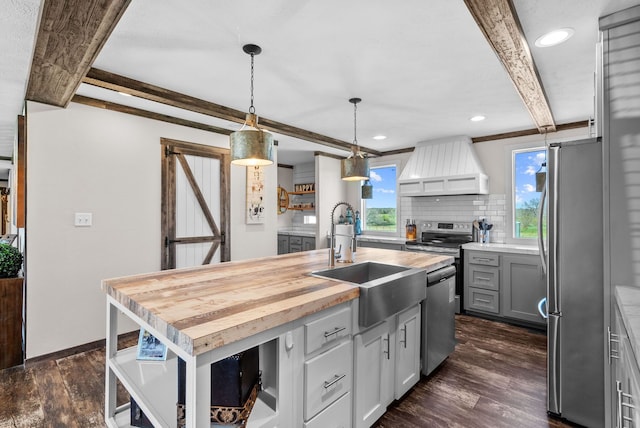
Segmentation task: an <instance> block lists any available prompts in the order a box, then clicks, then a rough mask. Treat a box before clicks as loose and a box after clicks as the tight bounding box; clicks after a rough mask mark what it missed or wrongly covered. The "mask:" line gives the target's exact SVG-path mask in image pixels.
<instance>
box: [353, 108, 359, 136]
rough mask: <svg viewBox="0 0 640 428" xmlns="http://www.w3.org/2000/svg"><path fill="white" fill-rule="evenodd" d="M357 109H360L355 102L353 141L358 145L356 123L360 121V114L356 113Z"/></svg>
mask: <svg viewBox="0 0 640 428" xmlns="http://www.w3.org/2000/svg"><path fill="white" fill-rule="evenodd" d="M356 110H358V104H357V103H353V143H354V144H355V145H356V146H357V145H358V136H357V129H358V127H357V126H356V125H357V121H358V115H357V114H356Z"/></svg>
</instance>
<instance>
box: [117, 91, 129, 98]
mask: <svg viewBox="0 0 640 428" xmlns="http://www.w3.org/2000/svg"><path fill="white" fill-rule="evenodd" d="M118 93H119V94H120V95H122V96H123V97H130V96H131V94H127V93H124V92H118Z"/></svg>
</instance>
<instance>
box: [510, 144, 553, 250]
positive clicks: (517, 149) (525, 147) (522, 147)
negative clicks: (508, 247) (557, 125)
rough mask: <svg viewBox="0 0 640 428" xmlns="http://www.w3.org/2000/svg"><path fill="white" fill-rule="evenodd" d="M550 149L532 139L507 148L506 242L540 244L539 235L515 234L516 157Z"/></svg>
mask: <svg viewBox="0 0 640 428" xmlns="http://www.w3.org/2000/svg"><path fill="white" fill-rule="evenodd" d="M539 150H548V147H547V144H545V142H544V141H543V140H542V141H532V142H529V143H523V144H517V145H509V146H507V147H506V148H505V166H506V168H505V191H506V192H505V193H506V195H505V204H506V212H505V217H506V218H505V243H507V244H520V245H530V246H537V245H538V237H537V236H536V237H534V238H516V236H515V223H516V222H515V214H516V206H515V197H514V196H515V190H516V189H515V188H514V185H515V181H516V180H515V172H516V171H515V157H516V154H517V153H522V152H533V151H539Z"/></svg>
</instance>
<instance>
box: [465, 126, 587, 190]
mask: <svg viewBox="0 0 640 428" xmlns="http://www.w3.org/2000/svg"><path fill="white" fill-rule="evenodd" d="M588 137H589V129H588V128H576V129H569V130H566V131H560V132H552V133H550V134H549V136H548V137H547V143H551V142H558V141H570V140H575V139H579V138H588ZM527 144H540V145H541V146H542V145H544V135H540V134H536V135H527V136H524V137H516V138H505V139H503V140H494V141H484V142H482V143H475V144H474V145H473V148H474V149H475V151H476V153H477V154H478V158H480V163H481V164H482V166H483V167H484V172H485V173H486V174H487V175H488V176H489V193H491V194H508V193H509V192H510V189H507V187H508V184H507V181H508V174H511V165H510V164H509V165H507V162H505V154H506V153H507V150H509V151H510V150H512V148H515V147H516V146H525V145H527Z"/></svg>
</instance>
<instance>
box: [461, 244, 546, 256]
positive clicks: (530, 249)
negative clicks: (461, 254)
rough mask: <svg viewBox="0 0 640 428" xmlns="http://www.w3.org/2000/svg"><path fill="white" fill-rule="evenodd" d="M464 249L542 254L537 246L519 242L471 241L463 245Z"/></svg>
mask: <svg viewBox="0 0 640 428" xmlns="http://www.w3.org/2000/svg"><path fill="white" fill-rule="evenodd" d="M462 249H463V250H476V251H494V252H497V253H512V254H533V255H536V256H537V255H539V254H540V251H539V250H538V247H537V246H531V245H519V244H492V243H489V244H480V243H479V242H470V243H468V244H464V245H463V246H462Z"/></svg>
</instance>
